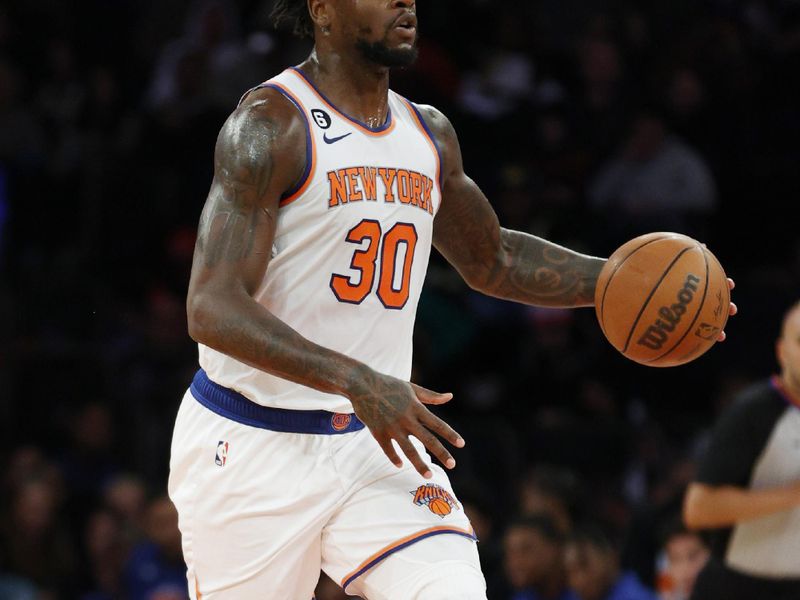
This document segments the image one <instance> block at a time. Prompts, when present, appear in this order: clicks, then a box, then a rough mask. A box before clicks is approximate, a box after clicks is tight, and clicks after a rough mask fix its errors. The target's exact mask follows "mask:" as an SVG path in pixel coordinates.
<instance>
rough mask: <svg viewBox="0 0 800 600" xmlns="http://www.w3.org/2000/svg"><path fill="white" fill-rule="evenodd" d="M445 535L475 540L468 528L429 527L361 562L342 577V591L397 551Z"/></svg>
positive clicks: (473, 534)
mask: <svg viewBox="0 0 800 600" xmlns="http://www.w3.org/2000/svg"><path fill="white" fill-rule="evenodd" d="M445 533H454V534H456V535H461V536H464V537H467V538H469V539H471V540H475V539H476V538H475V532H474V530H473V529H472V528H471V527H470V529H469V531H467V530H466V529H459V528H458V527H449V526H446V525H441V526H439V527H431V528H429V529H423V530H422V531H418V532H417V533H412V534H411V535H409V536H406V537H404V538H401V539H399V540H397V541H396V542H394V543H393V544H389V545H388V546H386V547H385V548H382V549H381V550H378V551H377V552H376V553H375V554H373V555H372V556H370V557H369V558H368V559H367V560H365V561H364V562H362V563H361V564H360V565H358V567H356V568H355V569H353V570H352V571H351V572H350V573H348V574H347V575H345V576H344V578H342V581H341V585H342V589H343V590H344V591H345V592H346V591H347V586H349V585H350V584H351V583H353V581H355V580H356V579H358V578H359V577H361V576H362V575H363V574H364V573H366V572H367V571H369V570H370V569H371V568H372V567H374V566H376V565H377V564H378V563H379V562H381V561H382V560H384V559H386V558H388V557H389V556H390V555H392V554H394V553H395V552H397V551H398V550H402V549H403V548H407V547H408V546H410V545H412V544H414V543H416V542H418V541H420V540H423V539H425V538H428V537H431V536H434V535H442V534H445Z"/></svg>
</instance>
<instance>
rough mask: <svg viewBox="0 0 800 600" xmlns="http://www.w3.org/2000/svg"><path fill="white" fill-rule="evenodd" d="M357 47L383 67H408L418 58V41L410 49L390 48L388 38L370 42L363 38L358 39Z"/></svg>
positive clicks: (366, 57) (362, 54) (363, 54)
mask: <svg viewBox="0 0 800 600" xmlns="http://www.w3.org/2000/svg"><path fill="white" fill-rule="evenodd" d="M356 48H357V49H358V51H359V52H360V53H361V56H363V57H364V58H365V59H366V60H368V61H369V62H371V63H374V64H376V65H380V66H381V67H390V68H391V67H408V66H410V65H412V64H414V61H415V60H417V54H418V53H419V52H418V50H417V42H416V40H414V46H413V47H411V48H408V49H402V50H400V49H397V48H389V45H388V44H387V43H386V40H385V39H383V40H379V41H377V42H368V41H367V40H365V39H363V38H358V39H357V40H356Z"/></svg>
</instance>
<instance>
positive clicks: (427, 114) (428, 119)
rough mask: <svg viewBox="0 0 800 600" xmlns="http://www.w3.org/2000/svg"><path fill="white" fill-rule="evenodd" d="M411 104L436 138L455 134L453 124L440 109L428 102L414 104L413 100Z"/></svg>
mask: <svg viewBox="0 0 800 600" xmlns="http://www.w3.org/2000/svg"><path fill="white" fill-rule="evenodd" d="M411 104H412V106H413V107H414V108H415V109H416V110H417V112H418V113H419V115H420V116H421V117H422V119H423V120H424V121H425V124H426V125H427V126H428V128H429V129H430V130H431V132H432V133H433V134H434V135H436V137H437V138H439V137H442V138H448V137H454V136H455V129H454V128H453V124H452V123H451V122H450V119H448V118H447V116H446V115H445V114H444V113H443V112H442V111H441V110H439V109H438V108H436V107H435V106H432V105H430V104H416V103H413V102H412V103H411Z"/></svg>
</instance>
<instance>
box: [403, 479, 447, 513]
mask: <svg viewBox="0 0 800 600" xmlns="http://www.w3.org/2000/svg"><path fill="white" fill-rule="evenodd" d="M410 493H411V495H412V496H414V504H416V505H417V506H427V507H428V509H429V510H430V511H431V512H432V513H433V514H435V515H439V516H440V517H441V518H443V519H444V518H445V517H446V516H447V515H449V514H450V513H451V512H453V508H456V509H457V508H459V506H458V502H457V501H456V499H455V498H453V494H451V493H450V492H448V491H447V490H446V489H444V488H443V487H442V486H440V485H437V484H435V483H426V484H425V485H421V486H419V487H418V488H417V489H416V490H414V491H413V492H410Z"/></svg>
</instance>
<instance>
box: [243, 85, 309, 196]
mask: <svg viewBox="0 0 800 600" xmlns="http://www.w3.org/2000/svg"><path fill="white" fill-rule="evenodd" d="M262 88H271V89H273V90H275V91H276V92H278V93H280V94H281V95H282V96H283V97H285V98H286V99H287V100H288V101H289V102H291V103H292V104H293V105H294V107H295V108H296V109H297V111H298V112H299V113H300V116H301V117H302V119H303V126H304V127H305V130H306V166H305V169H303V174H302V175H301V176H300V179H298V181H297V183H295V184H294V185H293V186H292V187H291V188H289V189H288V190H287V191H285V192H284V193H283V194H282V195H281V199H280V204H279V206H281V207H284V206H287V205H288V204H291V203H292V202H294V201H295V200H297V198H299V197H300V195H301V194H302V193H303V192H305V191H306V188H308V185H309V184H310V183H311V180H312V178H313V175H314V170H315V168H316V163H317V149H316V147H315V145H314V136H313V135H311V125H310V124H309V122H308V113H307V112H306V109H305V106H303V103H302V102H301V101H300V99H299V98H298V97H297V96H295V95H294V94H293V93H292V92H290V91H289V90H288V89H287V88H286V87H284V86H283V85H281V84H280V83H276V82H274V81H268V82H266V83H262V84H261V85H257V86H256V87H254V88H252V89H250V90H248V91H247V92H245V94H244V95H243V96H242V98H241V100H239V104H241V103H242V102H243V101H244V99H245V98H247V96H249V95H250V94H251V93H252V92H254V91H255V90H259V89H262Z"/></svg>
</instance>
